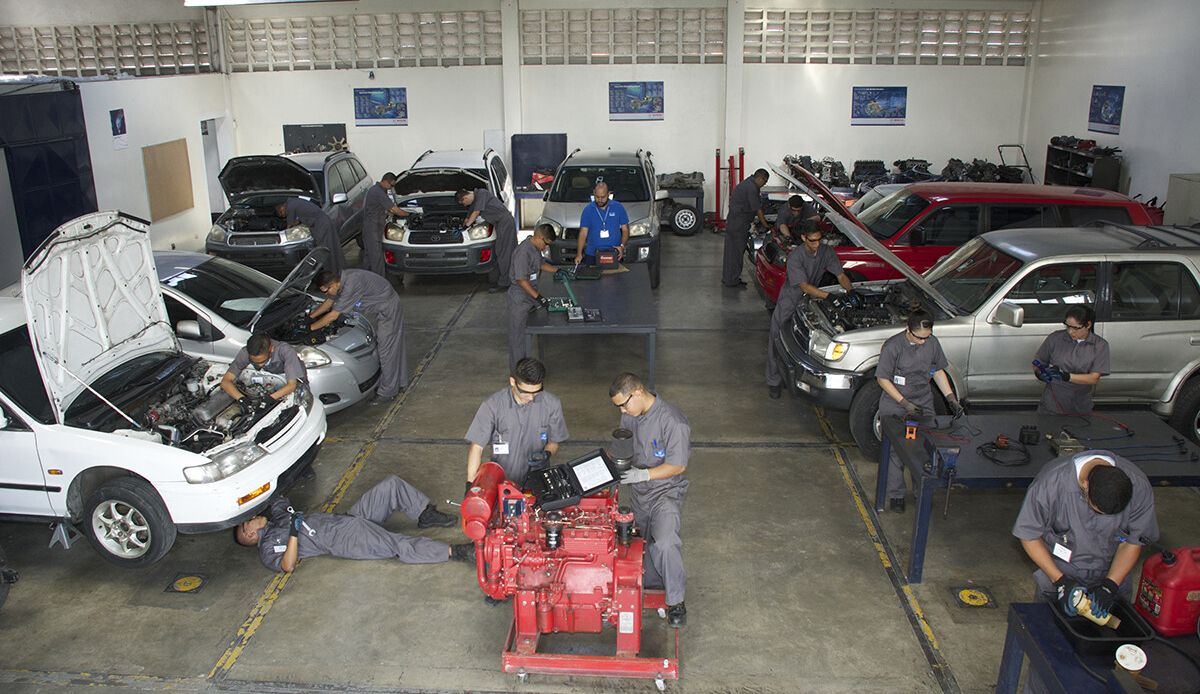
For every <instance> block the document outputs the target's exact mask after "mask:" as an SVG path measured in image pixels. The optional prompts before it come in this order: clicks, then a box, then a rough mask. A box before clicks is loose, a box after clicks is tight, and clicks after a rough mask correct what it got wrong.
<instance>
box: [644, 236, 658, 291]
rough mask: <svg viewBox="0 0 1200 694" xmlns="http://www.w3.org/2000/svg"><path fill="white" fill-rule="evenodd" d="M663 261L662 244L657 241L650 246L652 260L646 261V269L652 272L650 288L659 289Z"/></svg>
mask: <svg viewBox="0 0 1200 694" xmlns="http://www.w3.org/2000/svg"><path fill="white" fill-rule="evenodd" d="M661 260H662V244H661V243H659V242H658V241H655V242H654V243H653V244H652V245H651V246H650V258H649V259H648V260H647V261H646V267H647V268H648V269H649V270H650V288H651V289H658V277H659V266H660V265H661Z"/></svg>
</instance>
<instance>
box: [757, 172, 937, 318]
mask: <svg viewBox="0 0 1200 694" xmlns="http://www.w3.org/2000/svg"><path fill="white" fill-rule="evenodd" d="M767 166H770V167H771V170H772V171H774V172H775V173H777V174H779V175H780V176H782V177H783V180H785V181H787V182H788V183H791V184H792V185H794V186H796V188H797V189H799V190H800V191H801V192H803V193H806V194H807V195H808V196H809V197H811V198H812V199H813V202H814V204H817V205H820V206H821V208H823V209H824V210H825V218H826V219H828V220H829V221H830V222H831V223H832V224H833V225H834V226H835V227H837V230H838V231H840V232H841V233H843V234H845V235H846V237H847V238H849V239H850V240H851V241H853V242H854V243H856V244H858V245H859V246H862V247H863V248H865V249H867V250H868V251H871V252H872V253H874V254H875V255H877V256H879V257H880V258H882V259H883V261H884V262H886V263H887V264H888V265H891V266H892V267H894V268H896V270H897V271H898V272H899V273H900V274H902V275H904V277H905V278H906V279H908V281H910V282H912V283H913V284H914V285H916V286H917V287H918V288H920V290H921V291H923V292H925V294H926V295H927V296H929V297H930V298H931V299H933V301H934V302H935V303H936V304H937V305H938V306H939V307H940V308H941V309H942V310H943V311H945V312H946V313H947V314H948V315H951V316H954V315H958V312H957V311H956V310H955V309H954V305H953V304H951V303H950V302H949V301H947V300H946V297H944V296H942V294H941V292H939V291H938V290H936V289H934V288H933V285H931V284H929V282H926V281H925V278H924V277H922V276H921V273H919V272H917V271H916V270H914V269H912V268H911V267H909V265H908V264H907V263H905V262H904V261H903V260H900V259H899V258H897V257H896V254H895V253H892V252H891V251H889V250H888V248H887V246H884V245H883V244H882V243H880V242H879V239H877V238H875V237H874V236H873V235H872V234H871V232H870V231H867V227H866V226H865V225H863V223H862V222H860V221H859V220H858V217H855V216H854V214H853V213H851V212H850V210H848V209H846V205H845V204H844V203H843V202H842V201H841V199H840V198H838V197H837V196H836V195H834V194H833V191H831V190H829V188H827V187H826V186H825V184H824V183H822V182H821V180H820V179H819V178H817V177H816V176H814V175H812V173H811V172H809V171H807V170H806V169H805V168H804V167H802V166H800V165H799V164H796V163H793V162H787V167H788V168H789V169H790V170H791V171H790V172H789V171H784V170H782V169H780V168H779V167H777V166H775V165H774V164H767ZM801 179H802V180H801Z"/></svg>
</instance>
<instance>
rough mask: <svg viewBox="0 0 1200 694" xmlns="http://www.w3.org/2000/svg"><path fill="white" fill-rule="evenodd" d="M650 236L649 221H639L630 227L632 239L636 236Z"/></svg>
mask: <svg viewBox="0 0 1200 694" xmlns="http://www.w3.org/2000/svg"><path fill="white" fill-rule="evenodd" d="M649 234H650V220H649V219H639V220H638V221H636V222H634V223H633V224H630V225H629V236H630V238H632V237H634V236H647V235H649Z"/></svg>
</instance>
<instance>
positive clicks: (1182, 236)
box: [1085, 219, 1200, 248]
mask: <svg viewBox="0 0 1200 694" xmlns="http://www.w3.org/2000/svg"><path fill="white" fill-rule="evenodd" d="M1085 226H1095V227H1116V228H1117V229H1121V230H1122V231H1127V232H1129V233H1130V234H1133V235H1134V236H1136V237H1138V238H1140V239H1141V241H1139V242H1138V243H1137V244H1136V245H1134V248H1178V247H1179V246H1181V245H1183V246H1192V247H1200V229H1196V228H1193V227H1184V226H1180V225H1178V224H1175V225H1172V226H1169V227H1168V226H1166V225H1163V224H1158V225H1154V226H1151V227H1136V226H1133V225H1131V224H1121V223H1120V222H1111V221H1107V220H1100V219H1098V220H1094V221H1092V222H1088V224H1086V225H1085ZM1147 228H1150V229H1154V230H1155V231H1157V232H1159V233H1160V234H1164V235H1169V236H1171V237H1174V238H1175V239H1178V243H1176V242H1172V241H1171V240H1169V239H1167V238H1164V237H1163V236H1156V235H1154V234H1151V233H1149V232H1148V231H1146V229H1147ZM1184 232H1186V233H1184Z"/></svg>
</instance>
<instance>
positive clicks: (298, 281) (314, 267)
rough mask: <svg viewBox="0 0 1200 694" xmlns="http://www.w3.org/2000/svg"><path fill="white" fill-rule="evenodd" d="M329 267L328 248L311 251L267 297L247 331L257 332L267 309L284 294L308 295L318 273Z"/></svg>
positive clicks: (251, 320)
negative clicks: (309, 287)
mask: <svg viewBox="0 0 1200 694" xmlns="http://www.w3.org/2000/svg"><path fill="white" fill-rule="evenodd" d="M327 265H329V249H328V248H324V247H317V248H314V249H312V250H311V251H309V252H308V255H306V256H304V259H303V260H301V261H300V264H299V265H297V266H296V267H294V268H292V271H291V272H289V273H288V276H287V277H285V278H284V280H283V282H282V283H280V285H279V286H278V287H276V288H275V291H273V292H271V296H269V297H267V300H266V301H264V302H263V305H262V306H261V307H260V308H259V309H258V312H257V313H255V314H254V317H253V318H251V319H250V324H249V326H248V327H247V328H246V329H247V330H249V331H250V332H251V333H254V332H256V329H257V328H258V324H259V321H261V320H262V319H263V316H264V315H266V313H267V309H270V308H272V307H273V306H274V305H275V304H276V302H278V301H279V297H281V296H283V294H284V292H287V291H288V290H291V289H295V290H297V291H299V292H301V293H304V294H306V293H307V291H308V286H309V285H310V284H312V281H313V278H314V277H316V276H317V273H318V272H320V271H321V268H323V267H325V266H327Z"/></svg>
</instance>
